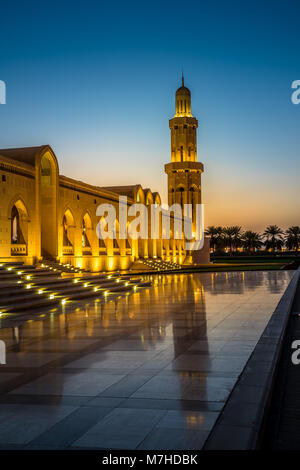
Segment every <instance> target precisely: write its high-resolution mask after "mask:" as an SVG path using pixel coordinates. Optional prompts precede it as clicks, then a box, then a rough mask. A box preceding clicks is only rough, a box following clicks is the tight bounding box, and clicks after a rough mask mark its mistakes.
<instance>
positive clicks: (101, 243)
mask: <svg viewBox="0 0 300 470" xmlns="http://www.w3.org/2000/svg"><path fill="white" fill-rule="evenodd" d="M99 224H100V225H99V227H100V226H102V227H103V228H105V227H106V226H107V223H106V219H105V217H104V215H103V216H102V217H100V220H99ZM98 240H99V242H98V243H99V252H100V254H106V252H107V245H106V243H107V238H105V239H104V238H102V237H98Z"/></svg>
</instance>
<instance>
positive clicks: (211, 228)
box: [205, 225, 218, 252]
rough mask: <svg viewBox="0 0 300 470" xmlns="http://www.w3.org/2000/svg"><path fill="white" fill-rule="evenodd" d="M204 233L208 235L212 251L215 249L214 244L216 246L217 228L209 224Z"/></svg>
mask: <svg viewBox="0 0 300 470" xmlns="http://www.w3.org/2000/svg"><path fill="white" fill-rule="evenodd" d="M205 235H207V236H209V237H210V246H211V248H212V250H213V252H214V251H215V249H216V246H217V240H218V228H217V227H214V226H213V225H210V226H209V227H207V229H206V230H205Z"/></svg>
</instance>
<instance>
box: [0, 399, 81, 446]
mask: <svg viewBox="0 0 300 470" xmlns="http://www.w3.org/2000/svg"><path fill="white" fill-rule="evenodd" d="M75 409H76V408H74V407H72V406H61V405H55V406H53V405H0V416H1V420H0V442H1V443H2V444H3V443H6V444H27V443H29V442H30V441H32V440H33V439H35V438H36V437H37V436H39V435H40V434H42V433H43V432H45V431H46V430H47V429H49V428H50V427H52V426H53V425H55V424H56V423H58V422H59V421H61V420H63V419H64V418H65V417H66V416H68V415H69V414H71V413H72V412H73V411H75Z"/></svg>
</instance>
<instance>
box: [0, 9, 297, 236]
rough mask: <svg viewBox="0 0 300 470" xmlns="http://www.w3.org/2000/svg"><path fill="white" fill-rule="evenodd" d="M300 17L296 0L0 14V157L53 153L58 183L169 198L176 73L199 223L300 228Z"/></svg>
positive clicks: (4, 11)
mask: <svg viewBox="0 0 300 470" xmlns="http://www.w3.org/2000/svg"><path fill="white" fill-rule="evenodd" d="M299 13H300V7H299V4H297V1H296V0H290V1H289V2H284V1H276V0H275V1H272V2H266V1H265V2H258V1H251V2H250V1H246V2H240V1H230V0H229V1H226V2H224V1H215V2H211V3H208V2H206V1H198V2H190V3H184V2H182V1H177V0H175V1H172V2H171V1H163V2H156V1H152V2H149V3H148V4H146V3H145V2H130V1H129V2H120V1H118V0H117V1H115V2H112V3H110V4H108V2H101V1H98V2H93V1H90V0H87V1H86V2H81V3H76V2H71V1H70V2H69V1H64V2H55V1H53V2H51V3H48V4H46V3H44V2H33V1H29V2H26V3H25V2H15V3H14V4H11V5H9V3H7V4H4V5H2V7H1V29H0V38H1V47H0V80H5V82H6V85H7V104H6V105H1V106H0V125H1V132H0V148H5V147H16V146H33V145H41V144H46V143H47V144H50V145H51V146H52V148H53V149H54V151H55V153H56V155H57V157H58V160H59V165H60V172H61V173H62V174H65V175H68V176H71V177H74V178H78V179H82V180H84V181H86V182H89V183H92V184H97V185H99V186H107V185H114V184H115V185H120V184H135V183H141V184H142V185H144V186H145V187H151V188H152V189H153V190H158V191H160V193H161V194H162V197H163V199H165V198H166V176H165V175H164V173H163V165H164V163H167V162H168V161H169V160H170V135H169V128H168V119H170V118H171V117H172V116H173V114H174V93H175V91H176V88H177V87H178V86H179V85H180V74H181V67H182V66H183V68H184V74H185V82H186V85H187V86H188V87H189V88H190V90H191V92H192V112H193V114H194V115H195V116H196V117H197V118H198V120H199V130H198V159H199V160H200V161H202V162H203V163H204V166H205V173H204V175H203V200H204V202H205V204H206V211H205V213H206V223H207V224H215V225H220V224H221V225H230V224H242V225H244V226H245V227H249V228H253V229H257V230H262V229H263V228H264V227H265V225H267V224H271V223H277V224H279V225H282V226H283V227H286V226H288V225H296V224H298V225H300V202H299V198H298V195H299V189H298V188H299V182H298V179H299V173H300V171H299V170H300V163H299V161H300V159H299V148H300V132H299V130H300V105H298V106H295V105H293V104H292V103H291V99H290V97H291V83H292V81H293V80H296V79H300V61H299V50H300V34H299Z"/></svg>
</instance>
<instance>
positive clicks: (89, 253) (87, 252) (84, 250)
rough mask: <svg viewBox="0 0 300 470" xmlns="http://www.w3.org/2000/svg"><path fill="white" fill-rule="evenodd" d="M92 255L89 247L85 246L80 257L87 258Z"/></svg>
mask: <svg viewBox="0 0 300 470" xmlns="http://www.w3.org/2000/svg"><path fill="white" fill-rule="evenodd" d="M91 254H92V248H91V247H90V246H85V247H84V248H82V255H83V256H89V255H91Z"/></svg>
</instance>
